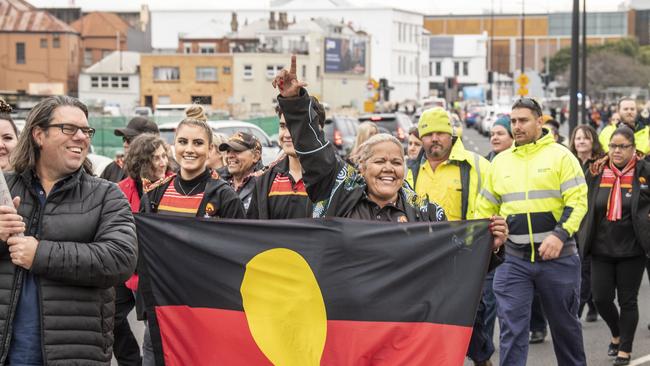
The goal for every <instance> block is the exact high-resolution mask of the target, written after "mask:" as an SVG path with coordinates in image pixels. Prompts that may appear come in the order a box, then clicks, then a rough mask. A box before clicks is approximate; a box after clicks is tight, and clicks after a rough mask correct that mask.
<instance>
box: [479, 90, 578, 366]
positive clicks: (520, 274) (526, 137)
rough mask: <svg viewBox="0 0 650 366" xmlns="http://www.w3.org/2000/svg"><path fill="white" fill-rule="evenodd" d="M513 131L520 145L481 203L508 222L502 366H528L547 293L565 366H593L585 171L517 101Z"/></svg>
mask: <svg viewBox="0 0 650 366" xmlns="http://www.w3.org/2000/svg"><path fill="white" fill-rule="evenodd" d="M510 123H511V127H512V132H513V135H514V138H515V145H514V146H513V147H512V148H510V149H508V150H506V151H503V152H501V153H500V154H499V155H497V156H496V157H495V158H494V160H493V161H492V166H491V169H490V172H489V174H488V176H487V177H486V181H485V185H484V188H483V190H482V191H481V194H480V196H479V198H478V202H477V205H478V211H479V214H480V215H481V216H483V217H485V216H490V215H499V216H503V217H507V223H508V228H509V236H508V240H507V241H506V245H505V247H506V257H505V261H504V263H503V264H502V265H501V266H499V267H497V269H496V272H495V274H494V284H493V289H494V294H495V297H496V300H497V313H498V315H499V319H501V323H500V324H501V338H500V339H501V342H500V347H499V348H500V363H501V365H507V366H518V365H521V366H523V365H525V364H526V361H527V357H528V341H529V339H528V333H529V326H530V316H531V311H530V309H531V303H532V301H533V295H534V293H535V292H537V293H539V295H540V299H541V302H542V306H543V307H544V310H545V313H546V316H547V318H548V322H549V325H550V328H551V335H552V338H553V347H554V349H555V356H556V358H557V364H558V365H560V366H565V365H566V366H569V365H570V366H581V365H586V359H585V352H584V345H583V341H582V328H581V325H580V320H579V319H578V315H577V314H578V305H579V304H578V301H579V291H580V258H579V257H578V250H577V246H576V242H575V239H574V237H573V236H574V234H575V233H576V231H577V230H578V228H579V226H580V222H581V221H582V218H583V217H584V216H585V214H586V212H587V184H586V182H585V178H584V174H583V172H582V168H581V167H580V163H579V162H578V160H577V159H576V158H575V157H574V156H573V154H572V153H571V152H570V151H569V150H568V149H567V148H565V147H564V146H561V145H560V144H557V143H555V139H554V138H553V135H552V134H551V133H550V132H549V131H548V130H547V129H543V128H542V126H543V124H544V122H543V118H542V108H541V106H540V105H539V103H537V101H535V100H534V99H531V98H522V99H519V100H517V101H516V102H515V103H514V105H513V106H512V113H511V114H510Z"/></svg>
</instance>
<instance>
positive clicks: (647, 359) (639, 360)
mask: <svg viewBox="0 0 650 366" xmlns="http://www.w3.org/2000/svg"><path fill="white" fill-rule="evenodd" d="M646 362H650V355H645V356H643V357H639V358H635V359H634V360H632V361H631V362H630V366H637V365H643V364H645V363H646Z"/></svg>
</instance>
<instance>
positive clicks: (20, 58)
mask: <svg viewBox="0 0 650 366" xmlns="http://www.w3.org/2000/svg"><path fill="white" fill-rule="evenodd" d="M16 63H17V64H24V63H25V43H23V42H18V43H16Z"/></svg>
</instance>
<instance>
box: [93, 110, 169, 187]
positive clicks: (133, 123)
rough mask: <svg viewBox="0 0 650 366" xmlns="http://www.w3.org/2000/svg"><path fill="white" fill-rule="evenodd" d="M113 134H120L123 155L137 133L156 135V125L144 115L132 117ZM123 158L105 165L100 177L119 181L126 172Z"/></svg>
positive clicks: (127, 151) (114, 181) (157, 132)
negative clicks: (123, 126)
mask: <svg viewBox="0 0 650 366" xmlns="http://www.w3.org/2000/svg"><path fill="white" fill-rule="evenodd" d="M114 133H115V136H122V143H123V145H122V146H124V156H126V154H128V153H129V144H130V143H131V141H132V140H133V139H134V138H136V137H137V136H138V135H140V134H143V133H153V134H155V135H158V134H159V133H160V131H158V125H156V124H155V123H154V122H153V121H150V120H149V119H147V118H144V117H139V116H138V117H133V118H132V119H131V120H130V121H129V124H128V125H126V127H125V128H117V129H115V131H114ZM123 164H124V161H123V160H115V161H113V162H112V163H110V164H108V166H106V169H104V171H103V172H102V175H101V176H100V177H101V178H104V179H106V180H108V181H111V182H113V183H119V182H120V181H122V180H124V179H125V178H126V173H125V172H124V169H123Z"/></svg>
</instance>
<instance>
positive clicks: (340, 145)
mask: <svg viewBox="0 0 650 366" xmlns="http://www.w3.org/2000/svg"><path fill="white" fill-rule="evenodd" d="M358 126H359V120H358V119H356V118H354V117H347V116H333V117H330V118H327V119H325V127H324V129H323V131H324V132H325V138H326V139H327V140H328V141H330V142H331V143H332V144H333V145H334V147H336V152H337V153H338V154H339V156H341V157H343V158H345V157H346V156H348V154H350V151H352V147H353V146H354V139H355V138H356V136H357V128H358Z"/></svg>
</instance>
